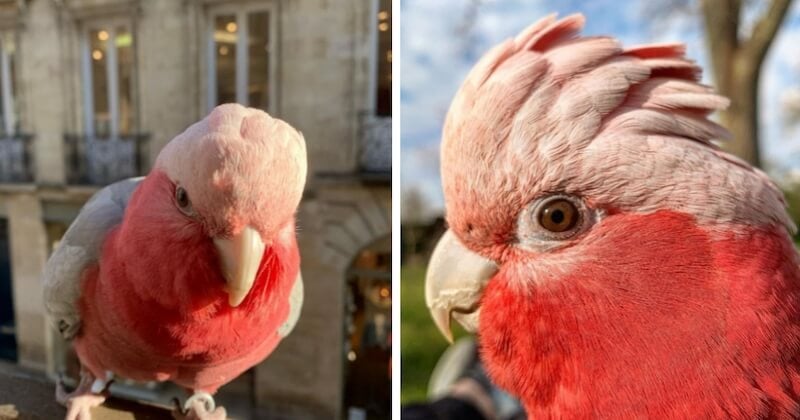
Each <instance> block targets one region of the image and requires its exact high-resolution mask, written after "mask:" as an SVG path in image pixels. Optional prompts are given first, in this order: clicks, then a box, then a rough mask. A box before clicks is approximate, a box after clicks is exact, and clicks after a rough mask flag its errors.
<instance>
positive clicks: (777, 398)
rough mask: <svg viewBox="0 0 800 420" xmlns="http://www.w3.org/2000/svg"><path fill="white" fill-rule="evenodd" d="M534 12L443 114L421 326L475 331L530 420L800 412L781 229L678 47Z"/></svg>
mask: <svg viewBox="0 0 800 420" xmlns="http://www.w3.org/2000/svg"><path fill="white" fill-rule="evenodd" d="M584 23H585V17H584V16H583V15H580V14H576V15H569V16H566V17H564V18H561V19H559V18H557V17H556V16H555V15H550V16H547V17H545V18H543V19H541V20H539V21H537V22H535V23H533V24H532V25H530V26H529V27H527V28H526V29H524V30H522V31H521V32H520V33H519V34H518V35H516V36H515V37H514V38H511V39H508V40H505V41H504V42H501V43H499V44H498V45H497V46H495V47H493V48H492V49H491V50H489V51H488V52H487V53H486V54H485V55H484V56H483V57H482V58H481V59H480V60H479V61H478V62H477V64H475V66H474V67H473V68H472V69H471V71H470V72H469V73H468V75H467V76H466V78H465V80H464V82H463V84H462V85H461V86H460V88H459V90H458V92H457V93H456V95H455V97H454V99H453V100H452V103H451V106H450V108H449V111H448V113H447V117H446V119H445V122H444V127H443V132H442V140H441V159H440V167H441V182H442V187H443V192H444V200H445V213H446V220H447V223H448V226H449V228H448V230H447V232H446V233H445V234H444V236H443V237H442V238H441V239H440V241H439V242H438V243H437V245H436V249H435V251H434V252H433V254H432V256H431V258H430V261H429V265H428V269H427V273H426V280H425V297H426V302H427V305H428V308H429V310H430V312H431V315H432V317H433V320H434V322H435V324H436V325H437V326H438V327H439V329H440V330H441V331H442V333H443V334H444V335H445V336H446V337H449V338H450V339H451V340H452V335H451V334H452V333H451V331H450V327H451V322H452V320H456V321H457V322H459V323H461V324H462V325H463V326H464V327H465V329H466V330H467V331H471V332H475V333H476V334H477V338H478V341H479V343H480V357H481V360H482V362H483V363H484V365H485V367H486V370H487V372H488V374H489V377H490V378H491V379H492V381H493V382H494V383H495V384H496V385H498V386H499V387H501V388H503V389H506V390H508V391H509V392H510V393H511V394H512V395H514V396H516V397H518V398H519V400H520V402H521V404H522V406H523V407H524V409H525V411H526V413H527V414H528V416H529V417H530V418H576V419H577V418H742V419H745V418H746V419H751V418H798V417H800V405H799V403H798V402H799V401H800V397H799V396H798V395H800V375H799V374H798V366H799V362H798V359H799V357H800V352H799V349H800V270H798V267H799V266H798V263H799V262H800V261H798V253H797V251H796V249H795V247H794V245H793V242H792V236H793V235H794V234H795V232H796V227H795V225H794V223H793V222H792V220H791V219H790V217H789V216H788V215H787V212H786V202H785V199H784V197H783V194H782V192H781V191H780V189H779V188H778V187H777V186H776V184H775V183H774V182H773V181H771V180H770V178H769V177H768V176H767V175H766V174H765V173H764V172H762V171H761V170H759V169H757V168H754V167H753V166H751V165H750V164H748V163H746V162H744V161H742V160H741V159H739V158H737V157H735V156H732V155H731V154H729V153H727V152H725V151H723V150H722V149H721V145H724V141H725V140H727V139H730V137H731V134H730V133H729V132H728V131H727V130H726V129H725V128H723V127H721V126H720V125H718V124H717V123H716V122H714V121H713V120H712V119H711V114H712V113H713V112H715V111H717V110H721V109H724V108H725V107H726V106H728V105H729V100H728V99H727V98H725V97H722V96H720V95H718V94H716V93H714V91H713V89H712V88H711V87H709V86H706V85H703V84H701V83H700V82H699V80H700V75H701V69H700V67H699V66H698V65H697V64H696V63H695V62H693V61H691V60H690V59H688V58H687V57H686V53H685V47H684V45H682V44H679V43H661V44H650V45H640V46H628V47H625V46H623V45H622V44H621V43H620V41H618V40H617V39H615V38H613V37H609V36H583V35H581V31H582V28H583V26H584Z"/></svg>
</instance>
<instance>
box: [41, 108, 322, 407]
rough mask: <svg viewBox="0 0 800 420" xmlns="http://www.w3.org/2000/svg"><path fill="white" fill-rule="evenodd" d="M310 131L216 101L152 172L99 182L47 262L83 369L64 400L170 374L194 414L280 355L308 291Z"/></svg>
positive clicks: (55, 310) (61, 323)
mask: <svg viewBox="0 0 800 420" xmlns="http://www.w3.org/2000/svg"><path fill="white" fill-rule="evenodd" d="M305 178H306V148H305V141H304V139H303V137H302V135H301V134H300V133H299V132H298V131H296V130H295V129H294V128H292V127H291V126H290V125H289V124H287V123H285V122H283V121H281V120H278V119H275V118H272V117H270V116H269V115H267V114H266V113H265V112H263V111H260V110H257V109H252V108H245V107H242V106H240V105H236V104H228V105H221V106H219V107H217V108H215V109H214V110H213V111H212V112H211V114H210V115H208V116H207V117H206V118H205V119H203V120H202V121H200V122H198V123H196V124H194V125H192V126H191V127H189V128H188V129H187V130H186V131H185V132H184V133H182V134H181V135H179V136H177V137H176V138H174V139H173V140H172V141H170V142H169V143H168V144H167V145H166V147H165V148H164V149H163V150H162V151H161V152H160V154H159V155H158V158H157V160H156V163H155V165H154V167H153V169H152V171H151V172H150V173H149V174H148V175H147V176H146V177H144V178H138V179H130V180H125V181H121V182H118V183H115V184H112V185H110V186H108V187H106V188H103V189H102V190H100V191H99V192H98V193H97V194H96V195H95V196H94V197H93V198H92V199H91V200H90V201H89V202H88V203H87V204H86V205H85V206H84V208H83V209H82V210H81V212H80V214H79V215H78V217H77V218H76V219H75V221H74V222H73V224H72V225H71V226H70V228H69V230H67V232H66V234H65V235H64V238H63V239H62V240H61V242H60V243H59V245H58V247H57V248H56V250H55V252H54V253H53V255H52V257H51V258H50V260H49V261H48V262H47V265H46V267H45V272H44V276H43V277H44V289H45V306H46V308H47V311H48V314H49V316H50V318H51V320H52V321H53V322H54V323H55V325H56V326H57V327H58V329H59V330H60V331H61V333H62V334H63V335H64V337H66V338H68V339H72V340H73V343H74V347H75V351H76V353H77V355H78V358H79V359H80V363H81V366H82V374H81V375H82V379H81V382H80V385H79V387H78V389H76V390H75V391H74V392H73V393H71V394H69V395H67V394H65V393H64V391H63V389H62V387H61V384H59V386H58V390H57V397H58V400H59V401H60V402H61V403H63V404H65V405H67V407H68V412H67V418H68V419H75V418H80V419H88V418H89V417H90V412H89V409H90V408H91V407H92V406H96V405H98V404H101V403H102V402H103V400H104V395H105V393H104V391H106V388H107V386H108V384H109V381H110V380H112V378H113V377H114V376H115V375H119V376H121V377H125V378H129V379H134V380H137V381H173V382H175V383H177V384H179V385H181V386H183V387H185V388H186V389H187V390H190V391H192V392H193V393H194V394H193V395H192V396H191V397H190V398H189V399H188V400H187V401H186V404H184V410H185V411H186V413H184V414H188V415H192V416H195V417H198V418H224V417H225V410H224V409H223V408H221V407H220V408H216V409H215V404H214V401H213V398H212V397H211V394H213V393H215V392H216V391H217V389H218V388H219V387H220V386H222V385H224V384H225V383H227V382H229V381H231V380H232V379H234V378H236V377H237V376H238V375H239V374H241V373H242V372H244V371H245V370H246V369H248V368H250V367H252V366H253V365H255V364H257V363H259V362H260V361H261V360H263V359H264V358H265V357H266V356H267V355H269V354H270V353H271V352H272V351H273V349H274V348H275V346H276V345H277V344H278V342H279V341H280V340H281V338H282V337H284V336H286V335H287V334H288V333H289V332H290V331H291V330H292V328H293V327H294V325H295V323H296V322H297V319H298V316H299V313H300V308H301V305H302V300H303V283H302V279H301V277H300V271H299V263H300V260H299V252H298V248H297V243H296V239H295V218H294V214H295V212H296V209H297V206H298V203H299V201H300V197H301V195H302V193H303V188H304V185H305Z"/></svg>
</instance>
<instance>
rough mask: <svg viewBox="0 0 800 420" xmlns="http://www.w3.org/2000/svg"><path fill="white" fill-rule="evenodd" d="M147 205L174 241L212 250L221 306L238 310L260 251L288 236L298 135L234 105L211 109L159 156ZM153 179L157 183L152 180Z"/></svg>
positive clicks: (296, 184) (299, 163)
mask: <svg viewBox="0 0 800 420" xmlns="http://www.w3.org/2000/svg"><path fill="white" fill-rule="evenodd" d="M150 177H155V178H156V180H154V181H153V182H155V184H154V185H156V186H157V190H158V191H157V194H154V195H153V196H154V197H155V198H153V199H151V200H150V201H148V202H147V204H146V205H147V206H150V207H158V210H159V211H151V212H148V215H149V217H151V218H158V220H159V223H158V224H159V225H163V224H164V223H166V224H167V225H169V226H171V227H173V228H174V229H173V231H174V232H176V235H178V236H180V235H186V236H189V235H194V236H197V235H202V237H204V238H207V240H208V241H209V242H213V245H214V246H215V248H216V250H217V252H218V255H219V259H220V264H219V267H220V269H221V270H222V271H223V273H222V274H223V275H224V277H225V279H226V280H227V284H226V287H225V289H226V291H227V292H228V295H229V303H230V304H231V305H232V306H237V305H239V304H240V303H241V302H242V301H243V300H244V299H245V297H246V296H247V294H248V292H249V291H250V289H251V288H252V286H253V283H254V281H255V278H256V276H257V274H258V269H259V265H260V263H261V259H262V256H263V255H264V251H265V249H266V248H269V247H270V246H271V245H272V244H273V243H274V242H275V241H277V240H280V239H281V235H284V234H287V233H291V234H292V235H293V234H294V214H295V211H296V210H297V206H298V203H299V202H300V198H301V195H302V193H303V188H304V185H305V179H306V146H305V141H304V139H303V136H302V135H301V134H300V133H299V132H298V131H297V130H295V129H294V128H292V127H291V126H290V125H289V124H287V123H285V122H284V121H281V120H279V119H276V118H273V117H271V116H269V115H268V114H267V113H265V112H263V111H261V110H258V109H253V108H245V107H243V106H241V105H238V104H226V105H220V106H218V107H216V108H215V109H214V110H213V111H212V112H211V113H210V114H209V115H208V116H207V117H206V118H204V119H203V120H202V121H200V122H198V123H195V124H194V125H192V126H191V127H189V128H188V129H187V130H186V131H184V132H183V133H182V134H180V135H179V136H177V137H176V138H174V139H173V140H172V141H170V142H169V143H168V144H167V146H166V147H165V148H164V149H163V150H162V151H161V153H160V154H159V156H158V159H157V161H156V164H155V166H154V168H153V172H152V173H151V176H149V177H148V178H150ZM156 181H158V182H156Z"/></svg>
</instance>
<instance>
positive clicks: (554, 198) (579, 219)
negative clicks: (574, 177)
mask: <svg viewBox="0 0 800 420" xmlns="http://www.w3.org/2000/svg"><path fill="white" fill-rule="evenodd" d="M603 215H604V213H603V212H602V210H599V209H593V208H590V207H589V206H588V205H587V204H586V203H585V202H584V201H583V199H582V198H581V197H578V196H575V195H571V194H564V193H555V194H549V195H546V196H543V197H539V198H537V199H535V200H533V201H532V202H530V203H529V204H528V205H527V206H526V207H525V209H524V210H523V211H522V212H521V213H520V214H519V216H518V219H517V234H516V237H517V241H518V242H519V245H520V246H521V247H523V248H527V249H530V250H534V251H537V252H540V251H544V250H548V249H553V248H558V247H560V246H562V245H564V244H566V243H568V241H567V240H568V239H572V238H574V237H575V236H577V235H578V234H580V233H582V232H586V231H587V230H588V229H589V228H591V227H592V226H593V225H594V224H595V223H597V222H598V221H599V220H600V219H601V218H602V217H603Z"/></svg>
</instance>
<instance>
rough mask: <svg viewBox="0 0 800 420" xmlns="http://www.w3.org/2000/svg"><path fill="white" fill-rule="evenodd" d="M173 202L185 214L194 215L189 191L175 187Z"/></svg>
mask: <svg viewBox="0 0 800 420" xmlns="http://www.w3.org/2000/svg"><path fill="white" fill-rule="evenodd" d="M175 203H176V204H177V205H178V209H179V210H180V211H181V212H182V213H183V214H185V215H187V216H194V209H193V208H192V201H191V200H190V199H189V193H188V192H186V189H185V188H183V187H181V186H178V187H177V188H175Z"/></svg>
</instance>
